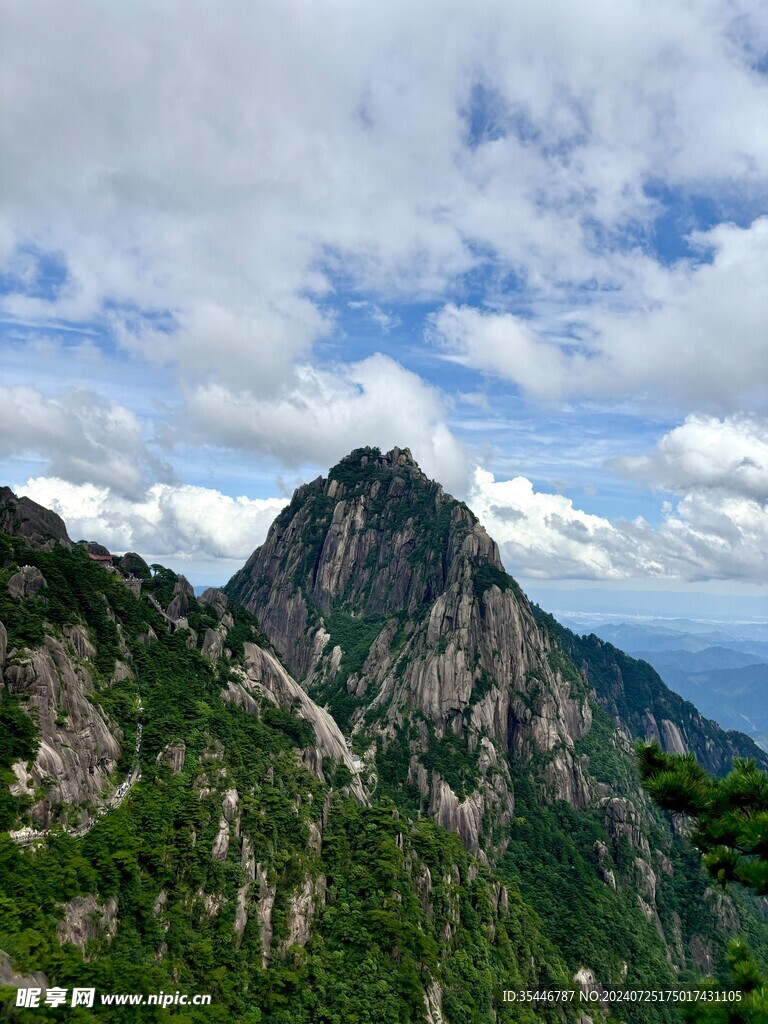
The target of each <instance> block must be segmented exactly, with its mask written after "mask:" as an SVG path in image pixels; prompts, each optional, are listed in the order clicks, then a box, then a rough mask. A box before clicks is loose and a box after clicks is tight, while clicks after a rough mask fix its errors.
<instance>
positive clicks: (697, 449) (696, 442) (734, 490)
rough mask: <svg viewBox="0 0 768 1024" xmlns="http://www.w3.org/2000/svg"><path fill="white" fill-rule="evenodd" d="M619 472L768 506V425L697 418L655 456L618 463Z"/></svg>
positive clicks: (752, 419)
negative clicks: (714, 491)
mask: <svg viewBox="0 0 768 1024" xmlns="http://www.w3.org/2000/svg"><path fill="white" fill-rule="evenodd" d="M615 465H616V466H617V468H619V469H621V470H623V471H624V472H626V473H628V474H630V475H631V476H634V477H636V478H638V479H640V480H643V481H647V482H649V483H651V484H653V485H654V486H656V487H660V488H662V489H664V490H667V491H674V492H677V493H682V494H685V493H686V492H689V491H694V492H707V491H711V490H718V491H721V492H723V493H724V494H726V495H728V496H730V497H732V498H735V499H739V498H746V499H749V500H752V501H757V502H763V503H765V502H768V420H766V419H765V418H763V417H758V416H751V415H747V414H742V415H734V416H729V417H726V418H724V419H718V418H717V417H714V416H704V415H701V414H692V415H690V416H687V417H686V419H685V422H684V423H683V424H682V425H681V426H679V427H675V429H674V430H671V431H670V432H669V433H667V434H665V435H664V436H663V437H662V438H661V440H660V441H659V443H658V445H657V446H656V450H655V451H654V452H652V453H651V454H650V455H644V456H634V457H626V458H621V459H617V460H615Z"/></svg>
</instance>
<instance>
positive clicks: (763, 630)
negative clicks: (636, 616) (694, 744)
mask: <svg viewBox="0 0 768 1024" xmlns="http://www.w3.org/2000/svg"><path fill="white" fill-rule="evenodd" d="M566 622H567V624H569V625H571V626H572V628H576V629H577V630H579V631H580V632H588V633H595V634H596V635H597V636H599V637H600V638H601V639H603V640H608V641H609V642H610V643H612V644H615V645H616V646H617V647H620V648H622V649H623V650H625V651H627V652H628V653H630V654H631V655H632V656H633V657H635V658H640V659H642V660H643V661H647V662H648V663H649V664H650V665H652V666H653V667H654V668H655V669H656V671H657V672H658V673H659V675H660V676H661V677H662V679H663V680H664V682H665V683H667V685H668V686H670V687H671V688H672V689H673V690H675V691H676V692H677V693H679V694H680V696H681V697H684V698H685V699H686V700H689V701H691V702H692V703H693V704H695V705H696V707H697V708H698V709H699V710H700V711H701V712H702V714H704V715H706V716H707V717H708V718H713V719H714V720H715V721H716V722H718V723H719V724H720V725H722V726H723V728H725V729H739V730H741V731H742V732H746V733H748V734H749V735H750V736H752V738H753V739H754V740H755V742H756V743H758V744H760V746H761V747H763V749H765V750H768V639H766V635H767V634H768V625H766V624H765V623H759V622H758V623H715V624H713V623H711V622H696V621H694V620H690V619H663V620H647V621H643V622H642V623H627V622H603V623H600V622H595V621H588V619H587V618H586V616H584V617H582V616H580V617H579V618H578V620H577V619H575V618H574V619H573V620H568V619H566Z"/></svg>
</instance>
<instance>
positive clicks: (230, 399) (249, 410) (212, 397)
mask: <svg viewBox="0 0 768 1024" xmlns="http://www.w3.org/2000/svg"><path fill="white" fill-rule="evenodd" d="M187 405H188V414H189V417H190V423H191V426H192V428H193V429H195V430H197V431H198V432H199V434H200V436H201V437H205V438H206V439H212V440H213V441H214V442H215V443H218V444H221V445H225V446H227V447H230V448H240V449H243V450H245V451H251V450H253V449H254V448H256V449H258V450H259V451H262V452H267V453H268V454H270V455H272V456H274V457H275V458H277V459H279V460H280V461H281V462H282V463H284V464H286V465H288V466H301V465H306V464H307V463H308V462H310V463H314V464H316V465H320V466H329V465H332V464H333V463H335V462H337V461H338V460H339V459H340V458H341V457H342V456H344V455H346V454H347V453H348V452H349V451H351V450H352V449H353V448H359V447H361V446H364V445H377V446H378V447H380V448H382V449H383V450H386V449H388V448H392V447H393V446H395V445H398V446H399V447H410V448H411V450H412V451H413V454H414V457H415V458H416V460H417V461H418V462H419V463H420V465H421V466H422V468H423V469H424V471H425V472H426V473H427V474H429V475H430V476H433V477H435V478H436V479H438V480H441V481H442V482H443V483H444V484H445V485H446V487H448V488H449V489H452V490H455V491H457V492H459V493H464V491H465V490H466V486H467V483H468V477H469V463H468V459H467V454H466V451H465V449H464V447H463V446H462V445H461V443H460V442H458V441H457V440H456V438H455V437H454V436H453V435H452V434H451V432H450V431H449V429H448V427H447V425H446V422H445V416H446V405H445V400H444V399H443V397H442V396H441V394H440V392H439V391H438V390H437V389H436V388H433V387H430V386H429V385H428V384H426V383H425V382H424V381H423V380H422V379H421V378H420V377H419V376H418V375H417V374H415V373H411V372H410V371H408V370H405V369H404V368H403V367H402V366H400V364H399V363H397V362H395V361H394V360H393V359H390V358H388V357H387V356H383V355H376V356H371V357H369V358H368V359H363V360H361V361H360V362H357V363H346V364H338V365H337V366H335V367H333V368H332V369H327V370H320V369H318V368H316V367H313V366H311V365H308V364H304V365H300V366H299V367H298V368H297V369H296V373H295V376H294V378H293V381H292V384H291V386H290V387H286V388H284V389H283V390H282V392H281V393H279V394H277V395H276V396H274V397H271V398H270V397H265V398H256V397H254V396H253V395H252V394H250V393H249V392H248V391H234V390H230V389H227V388H225V387H223V386H222V385H220V384H217V383H211V384H208V385H200V386H199V387H196V388H195V389H194V390H191V391H190V393H189V394H188V398H187Z"/></svg>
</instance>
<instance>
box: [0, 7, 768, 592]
mask: <svg viewBox="0 0 768 1024" xmlns="http://www.w3.org/2000/svg"><path fill="white" fill-rule="evenodd" d="M544 6H545V9H542V5H538V4H535V3H533V2H527V0H526V2H520V3H518V4H515V5H509V4H508V3H502V2H491V0H488V2H485V3H482V4H479V5H475V6H474V7H473V9H472V10H471V11H469V9H468V8H467V7H466V5H465V4H460V3H458V2H457V3H453V2H448V3H445V2H441V3H436V2H435V3H432V2H426V3H424V4H420V5H419V7H418V9H414V8H413V5H407V4H405V3H399V2H393V3H391V4H388V5H386V6H385V5H378V7H377V8H374V7H373V6H372V5H359V4H353V3H351V2H350V3H347V2H343V3H340V4H336V5H334V7H333V10H332V15H333V16H332V17H331V16H330V13H331V12H330V11H329V10H326V9H325V8H326V5H325V4H324V3H319V4H317V5H312V7H311V8H307V7H306V5H300V4H298V3H295V4H294V3H292V2H280V3H277V2H274V3H272V2H268V3H265V4H260V5H258V9H254V7H253V5H251V4H247V3H245V2H234V3H232V4H231V5H229V7H228V11H227V17H226V18H221V17H219V18H214V17H213V16H212V13H211V8H210V7H209V6H208V5H206V4H203V3H197V2H193V3H184V4H182V3H180V2H170V3H168V4H166V5H163V8H162V10H159V11H158V10H157V8H156V5H151V4H149V3H141V2H140V3H137V4H133V5H130V7H124V6H123V7H117V6H116V5H104V4H101V3H98V2H96V0H86V2H84V3H82V4H79V5H78V6H77V8H76V9H71V8H70V9H69V10H68V11H67V12H66V13H65V12H63V11H62V9H61V7H60V5H57V4H55V3H53V0H31V2H29V3H28V4H25V5H23V6H21V5H20V6H18V7H16V8H14V9H12V10H10V11H9V12H8V15H7V19H6V21H7V24H6V31H5V32H4V35H5V42H4V52H3V61H2V62H1V63H2V66H1V67H0V79H2V83H1V84H2V90H3V95H4V97H5V99H4V107H5V110H4V117H3V119H2V123H0V134H1V135H2V138H0V164H1V167H0V173H1V174H2V180H3V182H4V187H3V201H2V208H1V209H0V355H1V356H2V363H1V364H0V478H1V479H2V480H3V482H7V483H8V484H10V485H11V486H12V487H14V488H15V489H16V490H17V491H19V492H21V493H26V494H29V495H30V496H31V497H33V498H35V499H36V500H38V501H41V502H43V503H44V504H48V505H50V506H52V507H55V508H56V509H57V510H58V511H60V512H61V513H62V514H63V515H64V516H65V518H66V519H67V521H68V523H69V524H70V529H71V532H72V533H73V535H75V536H87V537H89V538H91V539H95V540H99V541H101V542H102V543H105V544H107V545H109V546H110V547H111V548H113V549H114V550H121V549H124V548H134V549H137V550H139V551H140V552H142V553H143V554H145V555H146V556H148V557H151V558H152V559H153V560H159V561H163V562H165V563H166V564H170V565H172V566H174V568H177V569H179V570H181V571H185V572H186V573H187V575H189V576H190V578H191V579H193V581H194V582H199V583H203V582H222V581H223V580H225V579H226V578H228V576H229V575H230V574H231V573H232V572H233V571H234V569H235V568H237V567H238V566H239V565H240V564H241V563H242V561H243V560H244V559H245V557H247V555H248V554H249V553H250V551H251V550H252V549H253V548H254V547H255V546H256V545H257V544H258V543H260V542H261V540H262V539H263V537H264V533H265V531H266V529H267V528H268V525H269V522H270V521H271V519H272V518H273V517H274V515H275V513H276V511H277V510H278V509H279V507H280V504H281V502H282V501H284V500H285V498H286V497H287V496H289V495H290V493H291V491H292V489H293V488H294V487H295V486H296V485H297V484H298V483H300V482H301V481H303V480H306V479H309V478H311V477H314V476H316V475H317V474H318V473H321V472H324V471H325V470H327V468H328V467H329V466H330V465H332V464H333V463H334V462H335V461H337V460H338V459H339V458H341V457H342V456H343V455H344V454H346V453H347V452H348V451H349V450H351V449H352V448H354V447H358V446H360V445H365V444H375V445H379V446H381V447H384V448H387V447H391V446H392V445H395V444H397V445H399V446H408V447H410V448H411V449H412V451H413V452H414V455H415V456H416V458H417V459H418V460H419V462H420V463H421V464H422V466H423V468H424V469H425V470H426V471H427V472H429V473H430V474H431V475H432V476H434V477H436V478H437V479H439V480H441V481H442V482H443V483H444V485H445V486H446V488H447V489H449V490H450V491H452V492H453V493H455V494H456V495H457V496H458V497H461V498H462V499H465V500H467V501H468V502H469V504H470V505H471V506H472V507H473V508H474V509H475V511H476V512H477V513H478V515H480V517H481V519H482V521H483V522H484V523H485V524H486V526H487V527H488V529H489V531H490V532H491V533H492V534H493V535H494V536H495V537H496V539H497V540H498V541H499V544H500V547H501V551H502V555H503V557H504V560H505V563H506V565H507V567H508V569H509V570H510V571H511V572H513V573H514V574H515V575H516V576H518V577H519V578H521V579H522V580H523V582H524V583H525V582H527V583H528V585H529V586H530V587H531V588H533V589H535V588H537V587H545V588H551V587H557V586H567V587H579V586H581V587H584V588H586V589H590V588H595V587H599V588H601V592H603V591H604V590H605V588H606V587H607V588H609V590H610V588H613V589H614V591H618V590H623V591H626V592H631V591H633V590H638V591H639V590H642V591H643V592H645V591H646V590H648V589H649V588H650V589H651V590H653V588H654V587H656V588H658V589H659V591H660V592H661V591H664V592H665V593H668V592H670V591H678V592H680V593H681V594H683V595H685V594H686V593H687V594H695V593H700V592H702V591H706V592H711V593H715V594H721V595H727V594H740V595H742V596H748V595H755V596H756V598H757V597H758V596H759V595H760V594H761V593H762V586H763V581H764V580H765V579H766V572H767V571H768V554H766V552H768V520H767V518H766V502H767V501H768V443H767V442H766V440H765V438H766V436H768V434H767V432H766V424H767V422H768V420H767V416H768V344H766V324H767V323H768V289H766V288H765V280H766V276H767V275H766V272H767V271H768V216H767V215H768V174H767V173H766V172H768V104H767V103H766V99H767V98H768V95H767V91H768V79H766V74H765V67H766V53H768V33H767V32H766V29H765V19H764V17H762V16H761V15H762V13H763V12H762V11H761V5H759V4H757V3H756V2H755V3H752V2H750V0H728V2H726V0H708V2H706V3H703V4H698V5H690V4H688V3H683V2H671V3H670V2H665V3H661V2H651V3H648V2H645V3H640V2H638V0H614V2H612V3H610V4H609V3H595V2H594V0H590V2H589V3H587V2H586V0H584V2H578V0H577V2H573V0H569V2H565V0H556V2H553V3H552V4H549V5H544ZM342 28H343V31H342ZM724 600H726V598H724ZM692 601H693V599H692ZM694 603H695V602H694ZM756 607H757V606H756Z"/></svg>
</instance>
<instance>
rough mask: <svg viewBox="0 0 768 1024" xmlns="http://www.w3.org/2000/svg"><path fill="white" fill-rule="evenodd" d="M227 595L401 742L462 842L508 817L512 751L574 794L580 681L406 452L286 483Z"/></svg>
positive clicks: (460, 511)
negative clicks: (538, 759)
mask: <svg viewBox="0 0 768 1024" xmlns="http://www.w3.org/2000/svg"><path fill="white" fill-rule="evenodd" d="M226 590H227V593H228V595H229V597H230V598H232V599H234V600H238V601H240V602H241V603H243V604H244V605H245V606H246V608H248V609H249V610H250V611H253V612H254V614H256V615H257V616H258V618H259V621H260V626H261V628H262V630H263V631H264V633H265V634H266V636H267V637H268V638H269V640H270V641H271V642H272V643H273V644H274V646H275V648H276V649H277V651H278V652H279V653H280V655H281V657H282V658H283V660H284V662H285V664H286V665H287V666H288V668H289V669H290V671H291V672H292V674H293V675H294V676H295V678H296V679H297V680H299V681H300V682H301V683H302V685H303V686H304V687H305V688H306V689H307V690H308V691H309V693H310V694H311V695H312V696H313V698H314V699H315V700H317V701H318V702H320V703H321V704H325V705H326V706H327V707H328V709H329V710H330V712H331V714H332V715H333V716H334V717H335V718H336V720H337V721H338V722H339V724H340V725H341V727H342V729H343V730H344V731H346V732H353V733H355V734H358V735H359V736H360V737H362V736H363V734H365V736H367V737H369V738H371V737H374V736H378V741H377V742H379V743H383V744H384V745H385V746H392V747H393V749H394V748H400V749H401V750H403V748H404V750H403V752H404V753H406V761H405V765H406V766H407V776H408V784H409V785H412V786H414V787H416V788H418V790H419V792H420V797H421V802H422V809H423V810H424V811H427V812H428V813H429V814H430V815H431V816H432V817H434V818H435V820H437V821H438V822H440V823H441V824H443V825H445V826H446V827H448V828H451V829H452V830H454V831H458V832H460V834H461V835H462V837H463V838H464V839H465V842H466V843H467V845H468V847H469V848H470V849H477V848H478V836H479V833H480V831H481V830H482V829H483V828H484V827H486V826H487V825H488V822H489V820H490V819H491V818H492V819H494V820H495V821H497V822H500V821H502V820H506V819H507V818H508V817H509V815H510V814H511V813H512V797H511V790H510V787H509V778H508V771H507V769H506V759H507V756H508V754H509V753H510V752H511V751H514V753H515V755H516V756H517V757H518V758H519V759H520V760H521V761H522V762H525V761H526V760H528V759H530V758H531V757H533V756H534V755H536V754H541V755H544V754H546V755H547V759H546V760H547V767H546V770H545V771H543V772H542V778H543V781H544V783H545V784H546V787H547V789H548V792H549V793H550V795H552V796H554V797H559V798H564V799H567V800H569V801H571V802H572V803H575V804H580V803H583V802H584V801H585V800H586V799H587V783H586V782H585V779H584V778H583V776H582V773H581V770H580V768H579V765H578V764H577V762H576V761H575V760H574V758H573V756H572V753H571V752H572V749H573V744H574V742H575V741H576V740H577V739H578V738H579V736H581V735H582V734H583V732H584V731H585V730H586V729H587V728H588V724H589V720H590V711H589V707H588V705H587V704H586V702H585V700H584V694H585V692H586V691H585V687H584V686H583V681H580V680H578V679H577V688H576V690H574V684H573V680H570V679H569V680H565V679H563V677H562V675H561V674H560V673H559V671H558V669H557V666H556V665H554V664H553V663H552V661H551V659H550V658H549V657H548V651H549V647H550V645H549V641H548V638H547V637H546V636H545V635H543V634H542V633H541V632H540V631H539V628H538V626H537V624H536V621H535V619H534V617H533V614H532V612H531V609H530V606H529V604H528V602H527V600H526V598H525V596H524V595H523V594H522V592H521V591H520V589H519V587H518V586H517V584H516V583H515V581H514V580H513V579H512V578H511V577H510V576H509V575H508V574H507V573H506V572H505V571H504V569H503V567H502V564H501V560H500V557H499V551H498V547H497V546H496V544H495V543H494V541H493V540H492V539H491V538H490V537H489V536H488V534H487V533H486V531H485V529H484V528H483V527H482V526H481V525H480V523H479V522H478V520H477V518H476V517H475V516H474V514H473V513H472V512H471V511H470V510H469V509H468V508H467V506H466V505H464V504H463V503H462V502H459V501H457V500H456V499H455V498H453V497H451V496H450V495H448V494H446V493H445V492H444V491H443V489H442V487H441V486H440V485H439V484H438V483H436V482H435V481H432V480H430V479H429V478H428V477H427V476H426V475H425V474H424V473H423V472H422V471H421V469H420V468H419V467H418V465H417V464H416V463H415V461H414V460H413V457H412V455H411V453H410V452H409V451H408V450H407V449H399V448H394V449H392V451H390V452H388V453H387V454H386V455H382V454H381V453H380V452H379V450H378V449H375V448H373V449H372V448H362V449H358V450H356V451H354V452H352V453H351V454H350V455H349V456H347V457H346V458H345V459H342V461H341V462H340V463H338V465H336V466H334V467H333V469H332V470H331V471H330V472H329V474H328V477H327V478H318V479H317V480H314V481H312V482H311V483H310V484H307V485H305V486H304V487H301V488H299V490H297V492H296V493H295V494H294V496H293V499H292V501H291V503H290V505H289V506H288V507H287V508H286V509H284V510H283V512H282V513H281V515H280V516H278V518H277V520H276V521H275V523H274V524H273V526H272V528H271V530H270V532H269V534H268V536H267V539H266V541H265V543H264V544H263V545H262V547H261V548H259V549H258V550H257V551H255V552H254V554H253V555H252V556H251V558H250V559H249V560H248V562H247V564H246V566H245V567H244V568H243V569H242V570H241V572H240V573H238V574H237V575H236V576H235V577H234V578H233V579H232V580H231V581H230V583H229V584H228V586H227V588H226ZM579 682H581V683H582V685H581V686H580V687H579V686H578V683H579ZM572 691H573V692H572ZM404 730H406V732H407V735H408V739H407V740H406V739H405V738H404ZM366 742H367V741H366ZM408 753H409V754H410V760H409V758H408V756H407V755H408ZM438 762H439V763H440V764H441V765H442V768H438V766H437V765H438ZM456 764H460V765H461V768H460V770H458V771H453V770H452V768H453V767H455V765H456ZM491 780H493V781H491Z"/></svg>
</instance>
